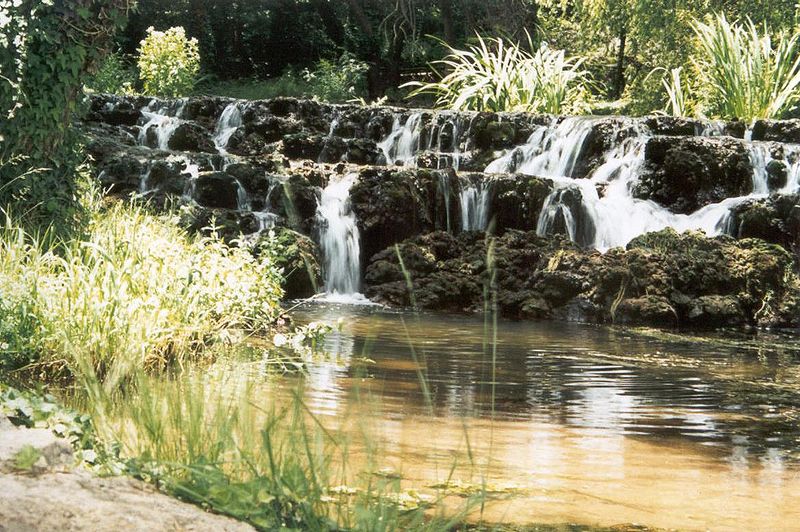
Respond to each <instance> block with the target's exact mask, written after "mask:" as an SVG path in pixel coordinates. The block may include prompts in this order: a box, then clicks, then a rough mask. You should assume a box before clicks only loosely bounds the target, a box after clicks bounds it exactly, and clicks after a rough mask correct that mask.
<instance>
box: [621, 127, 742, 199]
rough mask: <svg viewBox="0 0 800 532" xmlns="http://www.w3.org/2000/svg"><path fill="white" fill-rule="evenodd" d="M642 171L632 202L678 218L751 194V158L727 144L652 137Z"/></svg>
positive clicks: (717, 140)
mask: <svg viewBox="0 0 800 532" xmlns="http://www.w3.org/2000/svg"><path fill="white" fill-rule="evenodd" d="M645 165H646V166H645V171H644V173H643V174H642V176H641V179H640V181H639V184H638V186H637V188H636V190H635V194H636V196H637V197H640V198H643V199H650V200H653V201H655V202H656V203H659V204H660V205H663V206H665V207H668V208H669V209H670V210H671V211H673V212H677V213H681V214H689V213H692V212H694V211H697V210H698V209H700V208H701V207H704V206H706V205H708V204H710V203H717V202H720V201H722V200H723V199H725V198H729V197H732V196H744V195H747V194H749V193H750V192H752V190H753V165H752V163H751V162H750V152H749V151H748V149H747V147H746V146H745V144H744V143H742V142H739V141H737V140H734V139H730V138H705V137H654V138H653V139H651V140H650V141H649V142H648V143H647V147H646V149H645Z"/></svg>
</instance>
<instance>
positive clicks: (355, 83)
mask: <svg viewBox="0 0 800 532" xmlns="http://www.w3.org/2000/svg"><path fill="white" fill-rule="evenodd" d="M368 68H369V67H368V66H367V64H366V63H364V62H363V61H358V60H356V59H355V58H354V57H353V56H352V55H350V54H344V55H342V56H341V57H340V58H339V59H338V60H337V61H328V60H327V59H323V60H321V61H320V62H319V63H317V64H316V66H315V68H314V69H313V70H309V69H305V70H304V71H303V72H302V77H303V80H304V81H305V82H306V83H307V84H308V91H309V92H310V95H311V96H312V97H315V98H318V99H320V100H322V101H325V102H345V101H347V100H351V99H354V98H363V97H365V96H366V88H367V87H366V79H365V77H364V75H365V74H366V72H367V70H368Z"/></svg>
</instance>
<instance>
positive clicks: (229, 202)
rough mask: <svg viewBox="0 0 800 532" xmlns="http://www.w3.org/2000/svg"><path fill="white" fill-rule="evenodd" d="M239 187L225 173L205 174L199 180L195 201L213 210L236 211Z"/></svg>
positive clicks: (234, 180)
mask: <svg viewBox="0 0 800 532" xmlns="http://www.w3.org/2000/svg"><path fill="white" fill-rule="evenodd" d="M238 194H239V186H238V185H237V183H236V179H235V178H234V177H233V176H232V175H230V174H227V173H225V172H205V173H201V174H200V176H199V177H198V178H197V182H196V183H195V190H194V198H193V199H194V200H195V201H196V202H197V203H199V204H200V205H202V206H203V207H209V208H212V209H236V208H237V207H238Z"/></svg>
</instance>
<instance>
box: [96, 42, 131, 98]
mask: <svg viewBox="0 0 800 532" xmlns="http://www.w3.org/2000/svg"><path fill="white" fill-rule="evenodd" d="M135 84H136V74H135V73H134V72H133V70H132V69H131V68H130V67H129V66H128V65H127V64H125V60H124V59H123V57H122V55H121V54H119V53H112V54H110V55H109V56H108V57H106V59H105V61H103V63H102V64H101V65H100V68H99V69H97V72H95V74H94V76H92V78H91V79H90V80H89V81H88V82H87V83H86V85H87V87H88V88H89V89H90V90H93V91H95V92H101V93H104V94H122V95H126V96H131V95H134V94H136V91H135V89H134V85H135Z"/></svg>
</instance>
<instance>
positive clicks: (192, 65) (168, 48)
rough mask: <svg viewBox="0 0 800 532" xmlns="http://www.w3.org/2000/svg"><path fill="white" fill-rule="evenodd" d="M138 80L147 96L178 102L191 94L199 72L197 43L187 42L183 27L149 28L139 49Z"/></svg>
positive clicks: (193, 41)
mask: <svg viewBox="0 0 800 532" xmlns="http://www.w3.org/2000/svg"><path fill="white" fill-rule="evenodd" d="M138 66H139V76H140V78H141V80H142V83H143V85H144V92H145V93H146V94H151V95H154V96H164V97H171V98H178V97H182V96H186V95H188V94H189V93H191V92H192V90H193V89H194V86H195V84H196V83H197V75H198V73H199V72H200V51H199V47H198V43H197V39H194V38H192V39H188V38H187V37H186V32H185V31H184V29H183V28H182V27H180V26H178V27H174V28H170V29H168V30H167V31H156V30H154V29H153V28H152V27H150V28H147V37H145V38H144V39H143V40H142V42H141V44H140V46H139V61H138Z"/></svg>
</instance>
